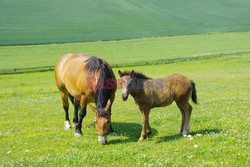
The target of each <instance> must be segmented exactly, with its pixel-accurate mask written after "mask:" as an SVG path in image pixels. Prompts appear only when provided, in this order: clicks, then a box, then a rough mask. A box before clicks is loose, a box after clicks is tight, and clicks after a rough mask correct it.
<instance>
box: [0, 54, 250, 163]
mask: <svg viewBox="0 0 250 167" xmlns="http://www.w3.org/2000/svg"><path fill="white" fill-rule="evenodd" d="M249 64H250V56H249V54H248V55H245V56H230V57H221V58H214V59H209V60H196V61H190V62H179V63H173V64H165V65H151V66H139V67H133V69H134V70H138V71H141V72H144V73H145V74H147V75H149V76H155V77H156V76H163V75H168V74H171V73H182V74H184V75H186V76H188V77H189V78H192V79H193V80H194V81H195V82H196V85H197V91H198V101H199V105H194V104H192V105H193V107H194V110H193V115H192V118H191V131H192V133H191V135H192V136H193V139H192V140H190V138H187V137H179V136H178V132H179V128H180V121H181V114H180V112H179V111H178V109H177V107H176V105H175V104H172V105H171V106H169V107H167V108H157V109H153V110H152V112H151V115H150V125H151V127H152V128H153V134H152V136H151V137H150V138H149V139H147V140H145V141H143V142H137V139H138V138H139V135H140V131H141V116H140V112H139V111H138V108H137V107H136V105H135V104H134V102H133V100H132V99H131V97H130V98H129V99H128V101H127V102H123V101H122V100H121V97H120V96H121V90H118V91H117V97H116V100H115V103H114V107H113V115H112V118H113V126H114V129H115V130H116V133H117V135H116V136H110V137H109V138H108V140H109V142H108V145H105V146H102V145H99V144H97V136H96V133H95V128H94V126H93V113H92V112H91V111H88V114H87V116H86V119H85V120H84V123H83V124H84V129H83V133H84V135H83V136H82V137H81V138H75V137H73V132H74V131H73V130H71V131H65V130H64V129H63V128H64V126H63V123H64V113H63V109H62V107H61V101H60V98H59V93H58V91H57V89H56V87H55V83H54V78H53V73H52V72H44V73H29V74H18V75H0V108H1V112H0V148H1V149H0V157H1V158H0V164H1V165H3V166H21V165H22V166H48V165H50V166H95V165H98V166H166V165H171V166H249V163H250V162H249V157H250V155H249V154H250V153H249V149H250V148H249V146H250V142H249V137H250V134H249V131H250V129H249V122H250V120H249V118H250V115H249V109H250V103H249V100H250V86H249V83H250V74H249V71H250V66H249ZM119 69H121V70H124V69H132V67H129V68H119ZM117 71H118V69H117V68H114V72H115V73H117ZM71 110H72V106H71ZM71 113H72V112H71ZM197 134H201V136H197Z"/></svg>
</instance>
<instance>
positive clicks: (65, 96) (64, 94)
mask: <svg viewBox="0 0 250 167" xmlns="http://www.w3.org/2000/svg"><path fill="white" fill-rule="evenodd" d="M60 95H61V99H62V102H63V109H64V112H65V123H64V124H65V125H64V128H65V130H68V129H70V128H71V125H70V119H69V101H68V97H69V93H68V92H66V91H65V92H60Z"/></svg>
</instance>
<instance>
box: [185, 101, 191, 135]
mask: <svg viewBox="0 0 250 167" xmlns="http://www.w3.org/2000/svg"><path fill="white" fill-rule="evenodd" d="M192 110H193V108H192V106H191V105H190V104H189V103H188V104H187V109H186V121H185V124H184V130H186V132H187V133H190V118H191V114H192Z"/></svg>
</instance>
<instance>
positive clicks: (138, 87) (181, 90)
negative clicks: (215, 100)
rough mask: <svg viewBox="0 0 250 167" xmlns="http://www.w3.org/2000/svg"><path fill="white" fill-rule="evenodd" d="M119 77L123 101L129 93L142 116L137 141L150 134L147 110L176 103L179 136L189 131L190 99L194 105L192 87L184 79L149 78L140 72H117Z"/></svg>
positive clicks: (194, 91)
mask: <svg viewBox="0 0 250 167" xmlns="http://www.w3.org/2000/svg"><path fill="white" fill-rule="evenodd" d="M118 73H119V75H120V77H121V78H122V80H123V81H122V98H123V100H124V101H125V100H127V98H128V96H129V94H130V95H131V96H132V97H133V98H134V100H135V102H136V104H137V105H138V106H139V109H140V111H141V113H142V132H141V136H140V139H139V140H144V139H145V138H146V137H147V136H149V135H150V134H151V129H150V126H149V113H150V109H151V108H154V107H164V106H168V105H170V104H171V103H172V102H173V101H175V102H176V104H177V106H178V107H179V109H180V111H181V114H182V123H181V130H180V134H181V135H186V134H188V133H189V132H190V129H189V123H190V117H191V112H192V106H191V105H190V104H189V103H188V101H189V99H190V97H192V100H193V102H194V103H197V97H196V89H195V84H194V82H193V81H192V80H189V79H188V78H187V77H185V76H182V75H179V74H174V75H170V76H166V77H163V78H158V79H152V78H149V77H147V76H145V75H144V74H142V73H137V72H134V71H133V70H132V71H124V72H121V71H120V70H119V71H118Z"/></svg>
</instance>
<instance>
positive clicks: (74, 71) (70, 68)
mask: <svg viewBox="0 0 250 167" xmlns="http://www.w3.org/2000/svg"><path fill="white" fill-rule="evenodd" d="M88 58H89V56H87V55H83V54H66V55H64V56H63V57H61V58H60V59H59V60H58V62H57V63H56V66H55V79H56V84H57V87H58V88H59V90H61V91H68V92H69V93H70V94H71V95H74V94H75V96H79V95H80V92H79V91H80V90H79V88H78V87H79V86H80V85H79V84H78V83H79V82H80V81H79V79H81V80H83V79H84V78H83V77H81V75H84V72H83V71H84V65H85V64H86V63H85V62H86V60H88Z"/></svg>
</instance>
